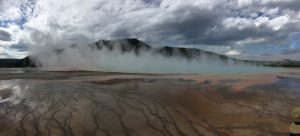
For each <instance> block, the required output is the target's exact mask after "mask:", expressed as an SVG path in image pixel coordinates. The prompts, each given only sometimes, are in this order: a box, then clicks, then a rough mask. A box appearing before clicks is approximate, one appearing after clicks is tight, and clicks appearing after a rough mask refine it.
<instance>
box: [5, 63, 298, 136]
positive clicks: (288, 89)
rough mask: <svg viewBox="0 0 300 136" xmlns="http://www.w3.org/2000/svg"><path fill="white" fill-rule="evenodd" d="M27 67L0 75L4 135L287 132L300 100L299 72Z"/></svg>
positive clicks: (172, 135)
mask: <svg viewBox="0 0 300 136" xmlns="http://www.w3.org/2000/svg"><path fill="white" fill-rule="evenodd" d="M18 71H20V69H18ZM21 71H23V72H15V73H13V72H12V73H5V72H4V73H1V74H0V98H1V99H0V135H1V136H15V135H16V136H75V135H76V136H247V135H257V136H260V135H261V136H276V135H278V136H282V135H288V127H289V124H290V122H291V120H290V118H289V115H290V111H291V110H292V109H293V108H294V107H296V106H299V105H300V99H299V97H300V90H299V88H300V76H299V74H298V73H299V72H298V71H297V72H298V73H284V74H271V75H270V74H269V75H263V76H253V78H251V79H249V78H248V77H249V76H245V77H247V78H245V77H244V76H238V77H231V76H226V77H222V78H216V77H214V78H212V77H209V76H200V75H198V76H193V77H188V76H184V75H175V76H174V75H149V74H148V75H147V74H126V75H125V74H121V73H103V72H82V71H77V72H76V71H74V72H59V71H52V72H49V71H48V72H46V71H39V70H21ZM266 76H268V77H272V78H270V80H272V81H270V82H263V83H259V82H260V81H263V80H260V79H266ZM195 77H197V80H196V79H195ZM199 79H201V80H199ZM273 80H274V81H273ZM254 81H259V82H254ZM250 82H251V84H249V83H250ZM253 82H254V83H255V84H253ZM245 84H249V85H247V86H245ZM236 86H238V87H236ZM240 86H243V87H240ZM236 88H238V90H237V89H236Z"/></svg>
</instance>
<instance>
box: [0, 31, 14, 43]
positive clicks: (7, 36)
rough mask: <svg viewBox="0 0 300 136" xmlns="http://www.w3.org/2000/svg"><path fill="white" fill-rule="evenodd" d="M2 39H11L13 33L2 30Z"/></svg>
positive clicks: (0, 38) (0, 37)
mask: <svg viewBox="0 0 300 136" xmlns="http://www.w3.org/2000/svg"><path fill="white" fill-rule="evenodd" d="M0 40H1V41H11V35H10V33H9V32H6V31H4V30H0Z"/></svg>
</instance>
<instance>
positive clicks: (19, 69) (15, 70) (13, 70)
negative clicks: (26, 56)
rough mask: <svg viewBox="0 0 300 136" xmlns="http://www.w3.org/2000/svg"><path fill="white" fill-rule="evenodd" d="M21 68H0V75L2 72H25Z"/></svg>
mask: <svg viewBox="0 0 300 136" xmlns="http://www.w3.org/2000/svg"><path fill="white" fill-rule="evenodd" d="M23 70H24V69H22V68H0V75H2V74H21V73H25V72H24V71H23Z"/></svg>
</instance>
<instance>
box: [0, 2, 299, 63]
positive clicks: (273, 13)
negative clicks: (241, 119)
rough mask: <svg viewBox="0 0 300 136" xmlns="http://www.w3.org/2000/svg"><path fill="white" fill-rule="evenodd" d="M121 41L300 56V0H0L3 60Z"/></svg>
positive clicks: (239, 54) (263, 56)
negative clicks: (135, 39)
mask: <svg viewBox="0 0 300 136" xmlns="http://www.w3.org/2000/svg"><path fill="white" fill-rule="evenodd" d="M119 38H137V39H139V40H142V41H144V42H146V43H148V44H150V45H152V46H156V47H159V46H178V47H187V48H200V49H203V50H208V51H212V52H216V53H220V54H225V55H228V56H232V57H235V58H240V59H252V60H253V59H255V60H281V59H293V60H300V0H64V1H61V0H0V58H23V57H25V56H27V55H28V54H30V53H31V52H34V51H35V49H37V48H41V47H42V48H61V47H63V46H68V45H71V44H74V43H75V44H87V43H91V42H94V41H97V40H100V39H119Z"/></svg>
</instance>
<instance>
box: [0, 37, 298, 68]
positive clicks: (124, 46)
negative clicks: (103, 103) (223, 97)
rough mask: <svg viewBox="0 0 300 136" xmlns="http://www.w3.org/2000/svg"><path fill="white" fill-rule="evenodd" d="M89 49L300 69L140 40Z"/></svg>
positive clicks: (8, 63)
mask: <svg viewBox="0 0 300 136" xmlns="http://www.w3.org/2000/svg"><path fill="white" fill-rule="evenodd" d="M88 47H89V48H90V49H91V50H102V49H106V50H108V51H113V50H116V49H118V51H120V53H122V54H124V53H134V54H135V55H137V56H139V55H141V54H142V53H143V52H146V51H150V52H151V53H153V54H155V55H162V56H164V57H182V58H185V59H188V60H190V59H197V58H201V57H203V56H205V57H206V58H211V59H212V60H220V61H222V62H224V63H227V62H229V61H230V62H233V63H234V64H241V63H242V64H251V65H262V66H272V67H300V61H293V60H287V59H286V60H282V61H252V60H239V59H236V58H232V57H228V56H226V55H220V54H217V53H213V52H209V51H204V50H201V49H196V48H183V47H169V46H165V47H152V46H150V45H148V44H146V43H144V42H142V41H140V40H138V39H134V38H128V39H117V40H99V41H96V42H95V43H92V44H89V45H88ZM67 48H78V45H75V44H74V45H71V46H69V47H67ZM67 48H62V49H56V50H54V52H55V53H56V54H57V55H60V54H63V53H64V50H65V49H67ZM36 66H39V63H37V62H35V61H34V60H33V59H31V57H29V56H27V57H26V58H24V59H0V68H4V67H7V68H13V67H15V68H18V67H36Z"/></svg>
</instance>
